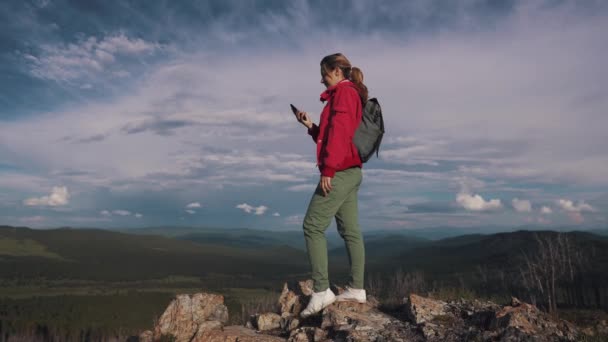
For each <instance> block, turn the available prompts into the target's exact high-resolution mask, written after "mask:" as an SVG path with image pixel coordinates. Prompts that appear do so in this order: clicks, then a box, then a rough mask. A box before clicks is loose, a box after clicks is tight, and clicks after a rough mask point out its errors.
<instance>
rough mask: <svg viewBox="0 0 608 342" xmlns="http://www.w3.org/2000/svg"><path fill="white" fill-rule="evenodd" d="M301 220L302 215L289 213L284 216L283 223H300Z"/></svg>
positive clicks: (302, 218)
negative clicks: (289, 214)
mask: <svg viewBox="0 0 608 342" xmlns="http://www.w3.org/2000/svg"><path fill="white" fill-rule="evenodd" d="M303 220H304V216H303V215H291V216H288V217H286V218H285V223H286V224H288V225H301V224H302V222H303Z"/></svg>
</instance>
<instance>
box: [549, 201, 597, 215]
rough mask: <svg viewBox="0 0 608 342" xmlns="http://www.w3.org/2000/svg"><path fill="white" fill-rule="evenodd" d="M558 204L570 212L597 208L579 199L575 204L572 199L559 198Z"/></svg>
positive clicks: (592, 210)
mask: <svg viewBox="0 0 608 342" xmlns="http://www.w3.org/2000/svg"><path fill="white" fill-rule="evenodd" d="M557 205H558V206H559V207H560V208H562V210H565V211H568V212H573V213H580V212H584V211H589V212H594V211H596V210H595V208H593V207H592V206H591V205H589V204H587V203H585V201H579V202H578V205H575V204H574V202H572V201H571V200H567V199H559V200H558V201H557Z"/></svg>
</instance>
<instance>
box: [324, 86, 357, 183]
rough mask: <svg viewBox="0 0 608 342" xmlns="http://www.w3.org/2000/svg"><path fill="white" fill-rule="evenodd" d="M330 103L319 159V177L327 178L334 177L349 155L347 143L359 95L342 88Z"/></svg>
mask: <svg viewBox="0 0 608 342" xmlns="http://www.w3.org/2000/svg"><path fill="white" fill-rule="evenodd" d="M331 101H332V106H331V109H332V112H330V114H331V116H330V118H329V131H328V134H327V138H326V141H327V143H326V145H325V153H324V154H323V157H322V159H321V175H322V176H327V177H333V176H334V175H335V173H336V171H337V170H338V169H339V168H340V167H341V166H342V165H341V163H342V161H343V160H344V157H345V156H347V155H348V154H349V153H350V150H349V148H350V145H349V142H350V141H352V138H353V137H352V136H353V134H354V131H353V129H352V127H353V122H354V121H355V101H359V95H358V94H357V92H356V90H354V89H352V88H351V87H344V88H342V89H339V90H338V91H336V93H335V94H334V97H333V98H332V99H331Z"/></svg>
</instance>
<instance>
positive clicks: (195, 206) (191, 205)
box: [186, 202, 201, 208]
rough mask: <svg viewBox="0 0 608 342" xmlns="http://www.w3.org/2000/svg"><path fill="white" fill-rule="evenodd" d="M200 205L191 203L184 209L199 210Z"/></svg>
mask: <svg viewBox="0 0 608 342" xmlns="http://www.w3.org/2000/svg"><path fill="white" fill-rule="evenodd" d="M200 207H201V204H200V203H198V202H192V203H190V204H188V205H187V206H186V208H200Z"/></svg>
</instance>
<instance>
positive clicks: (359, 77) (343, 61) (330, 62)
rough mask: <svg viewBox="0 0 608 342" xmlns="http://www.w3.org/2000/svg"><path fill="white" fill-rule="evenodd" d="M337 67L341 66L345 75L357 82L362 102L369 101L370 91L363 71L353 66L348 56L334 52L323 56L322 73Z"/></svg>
mask: <svg viewBox="0 0 608 342" xmlns="http://www.w3.org/2000/svg"><path fill="white" fill-rule="evenodd" d="M335 68H340V69H341V70H342V73H343V74H344V77H345V78H347V79H349V80H350V81H351V82H353V83H354V84H355V86H356V87H357V92H358V93H359V97H360V98H361V102H362V103H365V102H367V96H368V91H367V87H366V86H365V84H363V71H361V69H359V68H357V67H351V65H350V62H349V61H348V59H347V58H346V56H344V55H343V54H341V53H334V54H333V55H328V56H325V57H323V59H322V60H321V72H322V73H326V72H327V71H331V70H334V69H335Z"/></svg>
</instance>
